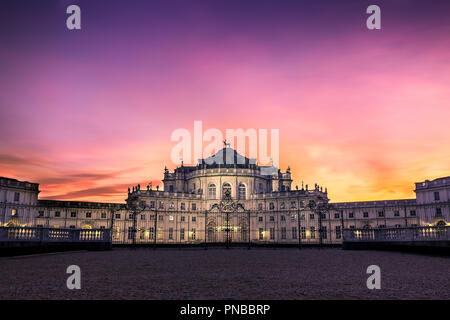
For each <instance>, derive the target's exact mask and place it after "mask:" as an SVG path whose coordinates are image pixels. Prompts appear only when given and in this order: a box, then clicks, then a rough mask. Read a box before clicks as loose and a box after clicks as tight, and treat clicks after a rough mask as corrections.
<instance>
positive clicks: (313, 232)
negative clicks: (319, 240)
mask: <svg viewBox="0 0 450 320" xmlns="http://www.w3.org/2000/svg"><path fill="white" fill-rule="evenodd" d="M309 231H310V233H311V235H310V238H311V239H315V238H316V228H315V227H311V228H310V229H309Z"/></svg>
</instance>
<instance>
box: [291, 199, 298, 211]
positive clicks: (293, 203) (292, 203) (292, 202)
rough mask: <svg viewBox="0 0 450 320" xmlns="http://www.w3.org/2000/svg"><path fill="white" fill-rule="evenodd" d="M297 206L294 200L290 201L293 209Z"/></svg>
mask: <svg viewBox="0 0 450 320" xmlns="http://www.w3.org/2000/svg"><path fill="white" fill-rule="evenodd" d="M296 207H297V204H296V203H295V201H291V209H295V208H296Z"/></svg>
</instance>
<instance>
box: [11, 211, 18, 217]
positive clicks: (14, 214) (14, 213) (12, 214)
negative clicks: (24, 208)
mask: <svg viewBox="0 0 450 320" xmlns="http://www.w3.org/2000/svg"><path fill="white" fill-rule="evenodd" d="M16 215H17V210H16V209H12V210H11V217H15V216H16Z"/></svg>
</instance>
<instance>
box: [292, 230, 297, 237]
mask: <svg viewBox="0 0 450 320" xmlns="http://www.w3.org/2000/svg"><path fill="white" fill-rule="evenodd" d="M292 239H297V227H292Z"/></svg>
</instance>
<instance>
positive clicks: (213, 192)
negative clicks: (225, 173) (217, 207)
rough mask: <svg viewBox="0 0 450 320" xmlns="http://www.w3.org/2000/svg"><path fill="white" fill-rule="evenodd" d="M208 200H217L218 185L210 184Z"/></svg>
mask: <svg viewBox="0 0 450 320" xmlns="http://www.w3.org/2000/svg"><path fill="white" fill-rule="evenodd" d="M208 198H209V199H215V198H216V185H215V184H210V185H209V186H208Z"/></svg>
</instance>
